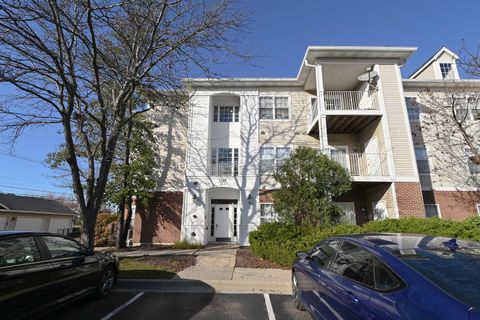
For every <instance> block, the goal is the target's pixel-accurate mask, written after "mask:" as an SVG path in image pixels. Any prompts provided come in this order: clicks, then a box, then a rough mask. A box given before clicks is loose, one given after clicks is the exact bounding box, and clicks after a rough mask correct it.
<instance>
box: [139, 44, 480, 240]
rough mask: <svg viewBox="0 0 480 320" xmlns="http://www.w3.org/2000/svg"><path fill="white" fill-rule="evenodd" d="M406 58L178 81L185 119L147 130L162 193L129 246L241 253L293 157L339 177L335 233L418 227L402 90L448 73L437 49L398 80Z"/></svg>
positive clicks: (388, 51)
mask: <svg viewBox="0 0 480 320" xmlns="http://www.w3.org/2000/svg"><path fill="white" fill-rule="evenodd" d="M415 50H416V48H410V47H308V48H307V51H306V54H305V56H304V59H303V60H302V61H301V64H300V70H299V72H298V75H297V77H295V78H271V79H268V78H250V79H248V78H243V79H242V78H241V79H236V78H232V79H214V80H212V79H187V80H186V81H185V83H186V86H187V87H188V89H189V90H190V92H191V94H192V97H191V99H190V104H189V108H188V113H185V114H188V116H186V117H185V118H182V117H180V118H178V117H173V118H172V116H171V115H170V116H169V115H168V114H167V115H164V114H163V115H161V116H160V117H159V118H158V119H159V121H158V123H159V124H160V128H161V129H159V130H160V132H161V133H162V134H163V135H164V140H162V141H161V146H160V148H161V150H163V154H164V157H165V160H164V161H163V162H162V164H161V166H160V168H161V170H164V171H163V177H164V181H162V182H161V183H159V190H158V192H157V193H156V199H155V202H154V203H153V204H152V206H151V207H150V208H148V209H147V210H143V211H139V213H138V214H137V215H136V217H135V224H134V225H135V232H134V243H137V244H138V243H152V242H153V243H170V242H174V241H177V240H178V239H185V240H188V241H192V242H200V243H208V242H235V243H239V244H241V245H248V234H249V233H250V232H251V231H252V230H255V229H256V228H257V227H258V226H259V225H260V224H261V223H263V222H265V221H269V220H271V219H272V218H274V217H275V212H274V210H273V206H272V204H273V196H272V194H273V191H274V190H275V189H277V188H279V185H278V184H277V183H276V182H275V181H274V179H273V173H274V172H275V170H276V169H277V168H278V167H279V166H280V165H281V164H282V162H283V161H284V160H285V159H286V158H287V157H288V156H289V154H290V153H291V152H292V150H294V149H295V148H296V147H298V146H310V147H313V148H316V149H318V151H319V152H322V153H324V154H327V155H329V156H331V157H332V158H333V159H335V160H337V161H339V162H340V163H341V164H342V165H343V166H344V167H345V168H346V169H348V170H349V172H350V174H351V176H352V179H353V188H352V190H351V191H350V192H348V193H346V194H344V195H342V196H341V197H338V198H336V199H333V200H334V201H335V202H336V203H338V204H339V205H340V206H341V207H342V208H343V209H344V216H345V217H344V219H343V220H344V221H349V222H350V223H352V224H362V223H365V222H367V221H370V220H374V219H385V218H401V217H409V216H413V217H425V216H426V212H425V208H427V211H428V212H430V211H431V207H430V206H429V205H430V204H432V199H431V197H430V196H429V193H428V192H427V193H426V192H423V191H427V189H426V187H425V184H424V181H423V178H424V176H423V175H421V176H419V173H418V171H419V170H418V168H417V161H416V154H418V152H419V151H418V150H416V149H415V147H414V145H416V144H414V138H412V129H411V123H410V121H409V114H408V113H407V105H406V100H405V97H406V96H407V95H406V94H405V92H404V91H405V90H406V89H404V88H405V87H406V88H408V90H410V88H411V87H412V86H413V83H415V82H416V81H419V82H420V81H421V82H423V83H427V82H428V80H425V79H427V78H428V73H430V74H432V75H437V74H439V75H440V76H442V75H443V77H445V78H448V77H458V72H457V70H456V65H454V64H453V62H452V61H454V58H452V57H453V56H449V55H450V54H451V52H450V51H449V50H447V49H445V50H444V51H443V52H442V53H440V54H438V55H436V56H435V57H433V58H432V59H433V60H431V61H430V62H429V63H427V64H426V65H425V66H423V67H422V68H421V70H423V71H419V72H417V73H416V74H415V79H413V80H402V77H401V73H400V67H401V66H403V65H404V64H405V63H406V61H407V59H408V57H409V56H410V55H411V54H412V53H413V52H415ZM440 62H442V63H447V62H448V63H451V65H450V67H449V66H445V65H441V64H439V63H440ZM437 69H438V70H437ZM417 78H418V79H421V80H417ZM442 81H443V80H442ZM409 92H410V91H409ZM187 120H188V122H187ZM187 128H188V129H187ZM471 191H472V192H473V193H472V194H477V195H478V191H474V190H473V189H472V190H471ZM475 192H476V193H475ZM424 203H426V204H427V206H425V205H424ZM469 210H470V209H469ZM465 212H466V213H465V217H466V216H472V215H474V214H475V212H474V211H468V210H467V211H465ZM442 213H443V209H442ZM451 218H458V217H454V216H452V217H451ZM138 221H141V222H140V223H138Z"/></svg>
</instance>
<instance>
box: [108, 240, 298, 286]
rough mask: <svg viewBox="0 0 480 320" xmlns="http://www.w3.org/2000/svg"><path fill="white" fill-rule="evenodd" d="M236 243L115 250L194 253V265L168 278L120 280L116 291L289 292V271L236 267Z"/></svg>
mask: <svg viewBox="0 0 480 320" xmlns="http://www.w3.org/2000/svg"><path fill="white" fill-rule="evenodd" d="M237 248H238V246H237V245H210V246H207V247H205V248H203V249H197V250H155V251H154V250H145V251H132V252H118V253H115V254H116V255H117V256H119V257H140V256H145V255H148V256H160V255H195V256H196V257H197V258H196V263H195V265H194V266H192V267H189V268H186V269H184V270H183V271H180V272H179V273H178V274H177V275H176V276H175V277H174V278H173V279H171V280H149V279H145V280H133V279H132V280H128V279H125V280H119V281H118V284H117V286H116V289H115V291H138V290H142V291H151V292H165V293H179V292H182V293H184V292H195V293H198V292H202V293H210V292H212V291H213V292H216V293H275V294H291V292H292V289H291V282H290V277H291V274H290V271H289V270H281V269H256V268H236V267H235V263H236V254H237Z"/></svg>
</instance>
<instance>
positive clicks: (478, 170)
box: [465, 147, 480, 175]
mask: <svg viewBox="0 0 480 320" xmlns="http://www.w3.org/2000/svg"><path fill="white" fill-rule="evenodd" d="M465 155H466V157H467V165H468V170H469V171H470V174H472V175H476V174H480V164H479V163H477V162H476V161H475V159H474V156H475V155H474V153H473V152H470V148H469V147H465Z"/></svg>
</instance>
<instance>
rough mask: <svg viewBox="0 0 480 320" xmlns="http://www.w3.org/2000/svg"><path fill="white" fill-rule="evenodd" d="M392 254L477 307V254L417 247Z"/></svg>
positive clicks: (479, 296) (479, 285) (479, 276)
mask: <svg viewBox="0 0 480 320" xmlns="http://www.w3.org/2000/svg"><path fill="white" fill-rule="evenodd" d="M393 253H394V254H395V255H396V256H397V257H398V258H400V259H401V260H402V261H403V262H405V263H406V264H408V265H409V266H410V267H412V268H413V269H415V270H416V271H417V272H419V273H420V274H422V275H423V276H424V277H425V278H427V279H428V280H430V281H431V282H433V283H434V284H435V285H437V286H438V287H440V288H441V289H443V290H444V291H445V292H447V293H449V294H450V295H451V296H453V297H454V298H456V299H458V300H459V301H461V302H463V303H465V304H467V305H469V306H471V307H475V308H480V294H478V290H479V289H478V288H480V255H478V254H474V253H471V252H468V251H460V250H459V251H456V252H452V251H447V250H438V249H419V248H416V249H401V250H395V251H394V252H393Z"/></svg>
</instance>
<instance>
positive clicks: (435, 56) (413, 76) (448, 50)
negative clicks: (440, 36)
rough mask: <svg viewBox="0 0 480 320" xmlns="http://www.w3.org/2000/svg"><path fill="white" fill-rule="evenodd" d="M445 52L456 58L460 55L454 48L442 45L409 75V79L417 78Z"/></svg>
mask: <svg viewBox="0 0 480 320" xmlns="http://www.w3.org/2000/svg"><path fill="white" fill-rule="evenodd" d="M443 53H446V54H448V55H451V56H452V58H454V59H455V60H458V59H459V57H458V55H457V54H455V52H453V51H452V50H450V49H448V48H447V47H441V48H440V50H438V51H437V52H436V53H435V54H434V55H433V56H431V57H430V59H428V60H427V62H425V63H424V64H422V65H421V66H420V67H419V68H418V69H417V70H415V71H414V72H413V73H412V74H411V75H410V76H409V77H408V79H415V78H416V77H417V76H418V75H419V74H420V73H422V72H423V70H425V69H426V68H427V67H428V66H429V65H431V64H432V63H433V62H434V61H435V60H437V59H438V58H439V57H440V56H441V55H442V54H443Z"/></svg>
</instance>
